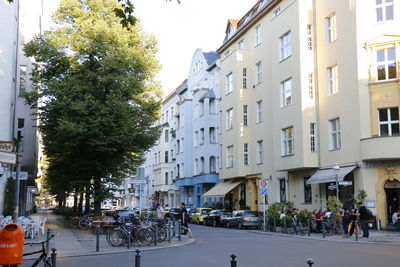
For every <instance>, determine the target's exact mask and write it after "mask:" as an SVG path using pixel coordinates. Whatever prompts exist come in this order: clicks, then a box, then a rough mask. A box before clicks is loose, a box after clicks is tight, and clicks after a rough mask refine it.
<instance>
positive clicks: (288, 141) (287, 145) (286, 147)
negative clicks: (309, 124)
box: [282, 127, 294, 156]
mask: <svg viewBox="0 0 400 267" xmlns="http://www.w3.org/2000/svg"><path fill="white" fill-rule="evenodd" d="M293 141H294V138H293V127H288V128H285V129H282V156H289V155H293Z"/></svg>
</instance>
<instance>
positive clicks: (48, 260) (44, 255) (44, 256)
mask: <svg viewBox="0 0 400 267" xmlns="http://www.w3.org/2000/svg"><path fill="white" fill-rule="evenodd" d="M53 237H55V235H51V236H50V237H49V238H48V239H47V240H45V241H42V242H37V243H26V244H24V245H27V246H31V245H39V244H40V245H42V249H41V250H38V251H33V252H29V253H25V254H24V255H23V256H29V255H34V254H39V253H41V254H40V256H39V258H37V259H36V261H35V262H34V263H33V264H32V265H31V266H32V267H36V266H37V265H38V264H39V263H40V262H41V261H42V262H43V264H44V266H45V267H53V266H55V260H56V259H55V257H54V256H53V255H55V254H51V255H49V254H50V253H49V251H47V250H46V247H47V244H48V242H49V241H50V239H52V238H53Z"/></svg>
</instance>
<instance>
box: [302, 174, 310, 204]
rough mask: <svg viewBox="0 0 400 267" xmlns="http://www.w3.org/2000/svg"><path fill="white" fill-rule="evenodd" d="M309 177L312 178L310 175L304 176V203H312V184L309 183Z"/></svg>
mask: <svg viewBox="0 0 400 267" xmlns="http://www.w3.org/2000/svg"><path fill="white" fill-rule="evenodd" d="M308 179H310V177H304V204H311V203H312V189H311V185H310V184H307V180H308Z"/></svg>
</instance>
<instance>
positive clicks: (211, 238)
mask: <svg viewBox="0 0 400 267" xmlns="http://www.w3.org/2000/svg"><path fill="white" fill-rule="evenodd" d="M191 229H192V232H193V234H194V236H195V238H196V240H197V242H196V243H195V244H193V245H189V246H185V247H179V248H168V249H161V250H155V251H147V252H142V254H141V255H142V260H141V267H156V266H163V267H164V266H174V267H175V266H176V267H205V266H215V267H223V266H230V263H229V261H230V255H231V254H232V253H233V254H236V255H237V261H238V264H237V266H238V267H261V266H262V267H270V266H280V267H282V266H296V267H298V266H308V265H307V264H306V263H305V262H306V259H307V258H310V257H311V258H313V259H314V261H315V264H314V266H315V267H320V266H346V267H347V266H382V267H391V266H393V267H395V266H396V267H398V266H400V246H399V245H386V244H360V243H359V244H355V243H341V242H332V241H316V240H306V239H297V238H290V237H282V236H272V235H262V234H256V233H251V232H248V231H246V230H237V229H226V228H213V227H205V226H197V225H192V226H191ZM22 266H29V261H26V262H25V263H24V265H22ZM67 266H68V267H71V266H72V267H81V266H82V267H83V266H95V267H112V266H118V267H119V266H123V267H127V266H132V267H133V266H134V255H133V254H115V255H102V256H87V257H76V258H60V259H58V260H57V267H67Z"/></svg>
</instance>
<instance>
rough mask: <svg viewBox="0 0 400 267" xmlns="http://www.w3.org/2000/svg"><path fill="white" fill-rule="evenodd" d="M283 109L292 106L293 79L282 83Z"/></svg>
mask: <svg viewBox="0 0 400 267" xmlns="http://www.w3.org/2000/svg"><path fill="white" fill-rule="evenodd" d="M281 88H282V89H281V107H286V106H288V105H290V104H292V78H290V79H287V80H286V81H283V82H282V83H281Z"/></svg>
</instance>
